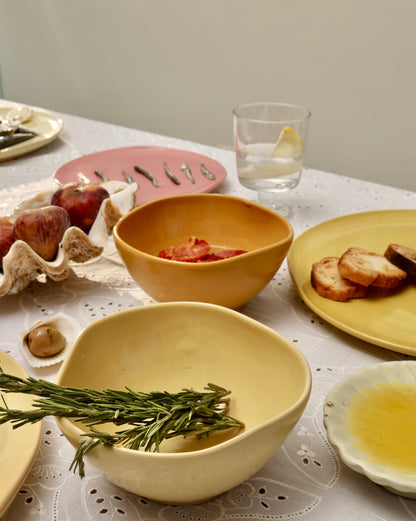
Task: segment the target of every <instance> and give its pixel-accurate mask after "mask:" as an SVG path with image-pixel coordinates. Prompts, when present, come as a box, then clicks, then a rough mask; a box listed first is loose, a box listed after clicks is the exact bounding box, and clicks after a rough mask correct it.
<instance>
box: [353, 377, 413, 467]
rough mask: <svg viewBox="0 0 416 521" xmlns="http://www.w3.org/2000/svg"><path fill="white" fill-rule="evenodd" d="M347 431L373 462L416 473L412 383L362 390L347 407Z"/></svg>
mask: <svg viewBox="0 0 416 521" xmlns="http://www.w3.org/2000/svg"><path fill="white" fill-rule="evenodd" d="M347 425H348V432H349V434H350V435H351V436H352V437H353V438H354V440H355V446H356V447H357V448H358V449H359V450H360V451H362V452H363V453H364V454H366V456H367V459H368V460H369V461H371V462H373V463H377V464H381V465H385V466H388V467H390V468H392V469H394V470H397V471H399V472H411V473H414V472H416V445H415V438H414V436H415V434H414V433H415V431H416V382H414V383H413V382H412V383H404V382H395V383H392V382H388V383H387V382H382V383H379V384H377V385H376V386H374V387H368V388H365V389H362V390H361V391H360V394H358V395H356V396H355V397H354V398H353V400H352V401H351V403H350V404H349V406H348V407H347Z"/></svg>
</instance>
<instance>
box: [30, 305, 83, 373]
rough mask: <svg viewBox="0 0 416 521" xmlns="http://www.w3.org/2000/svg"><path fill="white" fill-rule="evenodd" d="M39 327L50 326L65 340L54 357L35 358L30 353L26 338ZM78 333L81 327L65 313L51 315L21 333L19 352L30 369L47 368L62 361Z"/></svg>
mask: <svg viewBox="0 0 416 521" xmlns="http://www.w3.org/2000/svg"><path fill="white" fill-rule="evenodd" d="M39 326H51V327H53V328H55V329H57V330H58V331H59V332H60V333H62V335H63V336H64V337H65V340H66V345H65V347H64V348H63V349H62V351H60V352H59V353H57V354H56V355H53V356H47V357H37V356H34V355H33V354H32V353H31V351H30V350H29V347H28V345H27V336H28V334H29V333H30V331H32V329H35V328H36V327H39ZM80 332H81V326H80V325H79V323H78V322H77V321H76V320H74V319H73V318H72V317H70V316H69V315H66V314H65V313H57V314H56V315H53V316H51V317H49V318H46V319H43V320H37V321H36V322H34V323H33V324H32V325H31V326H30V327H29V329H28V330H27V331H25V332H24V333H23V335H22V337H21V340H20V352H21V354H22V356H23V357H24V359H25V360H26V362H27V363H28V364H29V365H31V366H32V367H47V366H50V365H55V364H58V363H59V362H62V361H63V359H64V358H65V355H66V353H67V352H68V350H69V349H70V348H71V346H72V344H73V343H74V342H75V340H76V338H77V337H78V335H79V334H80Z"/></svg>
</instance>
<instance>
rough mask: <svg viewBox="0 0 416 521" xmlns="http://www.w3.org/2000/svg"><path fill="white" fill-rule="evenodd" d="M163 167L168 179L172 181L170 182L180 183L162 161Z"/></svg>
mask: <svg viewBox="0 0 416 521" xmlns="http://www.w3.org/2000/svg"><path fill="white" fill-rule="evenodd" d="M163 168H164V169H165V174H166V175H167V176H168V177H169V179H170V180H171V181H172V183H175V185H180V184H181V182H180V181H179V179H178V178H177V177H176V175H174V174H172V172H171V171H170V170H169V167H168V165H167V163H163Z"/></svg>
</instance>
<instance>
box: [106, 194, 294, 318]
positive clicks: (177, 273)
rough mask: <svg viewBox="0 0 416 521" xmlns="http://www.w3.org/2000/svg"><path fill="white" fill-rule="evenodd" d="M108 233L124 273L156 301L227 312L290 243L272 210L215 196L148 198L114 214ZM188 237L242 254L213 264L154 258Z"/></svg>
mask: <svg viewBox="0 0 416 521" xmlns="http://www.w3.org/2000/svg"><path fill="white" fill-rule="evenodd" d="M113 233H114V239H115V243H116V246H117V249H118V251H119V253H120V255H121V257H122V259H123V261H124V263H125V265H126V267H127V269H128V271H129V273H130V275H131V276H132V278H133V279H134V280H135V281H136V282H137V284H138V285H139V286H140V287H141V288H142V289H143V290H144V291H145V292H146V293H148V294H149V295H150V296H151V297H153V298H154V299H155V300H157V301H158V302H172V301H185V300H186V301H198V302H208V303H211V304H218V305H222V306H226V307H229V308H234V309H236V308H239V307H241V306H243V305H244V304H245V303H246V302H248V301H249V300H250V299H252V298H253V297H255V296H256V295H257V294H258V293H259V292H260V291H261V290H262V289H263V288H264V287H265V286H266V284H268V282H269V281H270V280H271V279H272V277H273V276H274V274H275V273H276V271H277V270H278V269H279V267H280V265H281V264H282V262H283V260H284V258H285V257H286V254H287V252H288V250H289V247H290V245H291V243H292V240H293V230H292V227H291V225H290V224H289V222H288V221H287V220H286V219H285V218H284V217H282V216H281V215H279V214H278V213H275V212H273V211H271V210H268V209H267V208H264V207H263V206H260V205H258V204H256V203H253V202H250V201H247V200H245V199H241V198H239V197H233V196H229V195H222V194H192V195H181V196H173V197H165V198H163V199H158V200H156V201H152V202H150V203H147V204H144V205H142V206H140V207H138V208H136V209H134V210H133V211H131V212H130V213H128V214H127V215H125V216H124V217H122V219H120V221H119V222H118V223H117V225H116V227H115V228H114V232H113ZM190 237H196V238H197V239H200V240H201V239H203V240H205V241H207V242H208V243H209V244H210V245H212V246H215V247H216V248H218V249H226V248H231V249H237V250H246V251H247V253H244V254H243V255H238V256H236V257H231V258H228V259H224V260H217V261H213V262H179V261H174V260H168V259H164V258H160V257H159V256H158V255H159V252H160V251H161V250H164V249H166V248H168V247H170V246H175V245H178V244H183V243H185V242H187V240H188V239H189V238H190Z"/></svg>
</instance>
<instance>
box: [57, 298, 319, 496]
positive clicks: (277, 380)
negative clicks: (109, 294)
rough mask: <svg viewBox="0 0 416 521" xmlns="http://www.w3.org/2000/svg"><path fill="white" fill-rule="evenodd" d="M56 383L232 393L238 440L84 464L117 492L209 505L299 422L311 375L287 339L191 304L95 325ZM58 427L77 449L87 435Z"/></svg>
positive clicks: (176, 444) (172, 446)
mask: <svg viewBox="0 0 416 521" xmlns="http://www.w3.org/2000/svg"><path fill="white" fill-rule="evenodd" d="M56 381H57V383H58V384H61V385H69V386H74V387H88V388H94V389H100V390H101V389H104V388H110V389H111V388H112V389H123V388H124V387H125V386H127V387H130V388H132V389H134V390H137V391H144V392H150V391H165V390H166V391H169V392H178V391H180V390H181V389H183V388H194V389H195V390H202V389H203V388H204V387H205V386H206V384H207V383H214V384H217V385H220V386H222V387H225V388H227V389H230V390H231V391H232V394H231V395H230V396H231V408H230V414H231V415H232V416H234V417H236V418H238V419H240V420H241V421H243V422H244V423H245V425H246V427H245V429H244V430H243V431H239V433H238V435H235V433H233V436H234V437H231V435H230V434H228V435H223V436H222V437H218V438H216V437H210V438H208V440H207V441H197V440H195V439H188V438H186V439H184V438H180V439H174V440H172V441H173V443H170V442H169V443H168V444H167V445H166V446H165V447H163V451H162V452H159V453H154V452H144V451H135V450H130V449H125V448H118V447H112V448H109V447H97V448H95V449H93V451H92V452H90V453H89V456H87V459H88V460H89V461H90V462H91V463H92V465H94V466H95V467H96V468H98V469H99V470H101V471H102V472H103V474H104V475H105V476H106V477H107V478H108V479H109V480H110V481H112V482H113V483H115V484H117V485H118V486H120V487H122V488H124V489H126V490H129V491H131V492H134V493H136V494H139V495H141V496H144V497H146V498H149V499H152V500H154V501H158V502H162V503H168V504H192V503H199V502H202V501H205V500H207V499H210V498H212V497H215V496H217V495H218V494H221V493H223V492H225V491H227V490H229V489H231V488H232V487H234V486H236V485H238V484H239V483H241V482H243V481H244V480H245V479H247V478H249V477H250V476H251V475H252V474H254V473H255V472H257V471H258V470H259V469H260V468H261V467H262V466H263V465H264V464H265V463H266V462H267V460H268V459H269V458H270V457H271V456H272V455H273V453H274V452H275V451H276V450H277V449H278V447H279V446H280V445H281V443H282V442H283V440H284V439H285V438H286V436H287V435H288V433H289V432H290V430H291V429H292V428H293V426H294V425H295V424H296V422H297V421H298V419H299V417H300V415H301V414H302V411H303V409H304V407H305V405H306V403H307V401H308V398H309V394H310V389H311V375H310V370H309V366H308V364H307V362H306V360H305V358H304V357H303V355H302V354H301V353H300V351H299V350H298V349H297V348H296V347H295V346H294V345H293V344H291V343H290V342H289V341H288V340H286V339H284V338H283V337H282V336H280V335H279V334H277V333H276V332H274V331H273V330H271V329H269V328H267V327H266V326H263V325H262V324H260V323H258V322H256V321H254V320H252V319H249V318H247V317H245V316H244V315H242V314H240V313H238V312H236V311H232V310H230V309H227V308H225V307H221V306H216V305H212V304H204V303H195V302H177V303H175V302H172V303H163V304H153V305H148V306H142V307H137V308H133V309H130V310H126V311H121V312H119V313H115V314H113V315H110V316H108V317H105V318H102V319H100V320H98V321H96V322H94V323H93V324H91V325H90V326H88V327H87V328H86V329H85V330H84V331H83V333H81V335H80V336H79V337H78V339H77V341H76V342H75V344H74V346H73V348H72V350H71V351H70V354H69V355H68V357H67V358H66V360H65V362H64V364H63V365H62V367H61V369H60V371H59V374H58V376H57V379H56ZM57 422H58V425H59V427H60V428H61V430H62V432H63V434H64V435H65V436H66V437H67V438H68V440H69V441H70V442H71V443H72V444H73V445H74V446H77V444H78V443H79V440H80V434H81V433H82V432H83V429H84V430H85V429H86V427H85V426H82V425H81V424H79V423H75V422H73V421H72V420H69V419H65V418H64V419H58V420H57ZM282 477H283V476H282Z"/></svg>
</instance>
